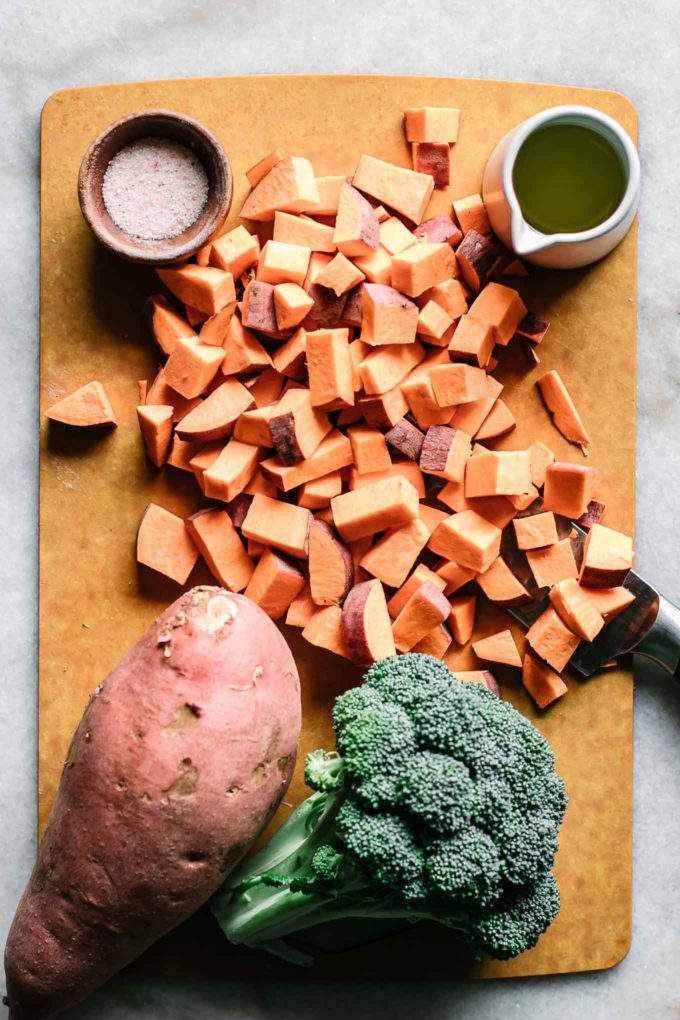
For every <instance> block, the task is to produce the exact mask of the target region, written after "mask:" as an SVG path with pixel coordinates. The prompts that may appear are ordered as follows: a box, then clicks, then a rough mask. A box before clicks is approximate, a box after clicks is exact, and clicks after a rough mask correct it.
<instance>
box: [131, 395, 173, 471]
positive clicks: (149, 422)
mask: <svg viewBox="0 0 680 1020" xmlns="http://www.w3.org/2000/svg"><path fill="white" fill-rule="evenodd" d="M172 414H173V409H172V407H169V406H168V405H167V404H161V405H160V406H157V405H156V406H155V405H153V404H150V405H148V406H147V405H142V406H140V407H138V408H137V419H138V421H139V428H140V431H141V433H142V439H143V440H144V446H145V448H146V453H147V456H148V458H149V460H150V461H151V463H152V464H155V465H156V467H162V465H163V464H165V459H166V457H167V455H168V450H169V449H170V443H171V441H172Z"/></svg>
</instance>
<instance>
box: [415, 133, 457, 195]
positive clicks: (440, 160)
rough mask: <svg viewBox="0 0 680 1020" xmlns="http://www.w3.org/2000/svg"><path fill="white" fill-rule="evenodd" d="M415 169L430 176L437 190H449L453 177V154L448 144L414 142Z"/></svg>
mask: <svg viewBox="0 0 680 1020" xmlns="http://www.w3.org/2000/svg"><path fill="white" fill-rule="evenodd" d="M411 155H412V159H413V169H414V170H415V171H416V172H417V173H419V174H429V175H430V177H431V178H432V180H433V181H434V186H435V188H448V186H449V179H450V176H451V152H450V149H449V146H448V145H447V143H446V142H414V143H413V144H412V146H411Z"/></svg>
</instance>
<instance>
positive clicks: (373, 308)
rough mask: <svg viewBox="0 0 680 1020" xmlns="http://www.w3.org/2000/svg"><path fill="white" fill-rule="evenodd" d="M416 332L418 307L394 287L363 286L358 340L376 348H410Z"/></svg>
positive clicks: (379, 285) (372, 284)
mask: <svg viewBox="0 0 680 1020" xmlns="http://www.w3.org/2000/svg"><path fill="white" fill-rule="evenodd" d="M417 328H418V306H417V305H416V304H414V302H413V301H410V300H409V299H408V298H407V297H404V295H403V294H401V293H400V292H399V291H398V290H395V289H394V287H388V286H385V285H384V284H380V283H366V284H364V285H363V288H362V305H361V340H362V341H363V342H364V343H367V344H370V346H372V347H377V346H379V345H383V344H412V343H413V341H414V340H415V338H416V330H417Z"/></svg>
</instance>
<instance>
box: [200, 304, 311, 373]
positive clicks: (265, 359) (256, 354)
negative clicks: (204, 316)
mask: <svg viewBox="0 0 680 1020" xmlns="http://www.w3.org/2000/svg"><path fill="white" fill-rule="evenodd" d="M302 293H304V291H303V292H302ZM208 321H209V322H210V321H211V320H208ZM206 325H207V324H206ZM204 329H205V327H204ZM202 339H203V330H201V340H202ZM223 347H224V359H223V361H222V364H221V365H220V372H221V373H222V375H223V376H231V375H240V374H241V373H246V372H254V371H257V372H259V371H261V370H262V369H264V368H271V364H272V359H271V358H270V357H269V355H268V354H267V352H266V351H265V349H264V347H263V346H262V344H261V343H260V342H259V340H257V339H256V337H255V336H254V335H253V333H251V331H250V330H249V329H246V328H245V327H244V326H243V324H242V323H241V320H240V319H239V317H238V316H237V315H234V316H233V318H232V319H231V321H230V323H229V326H228V329H227V332H226V336H225V337H224V342H223Z"/></svg>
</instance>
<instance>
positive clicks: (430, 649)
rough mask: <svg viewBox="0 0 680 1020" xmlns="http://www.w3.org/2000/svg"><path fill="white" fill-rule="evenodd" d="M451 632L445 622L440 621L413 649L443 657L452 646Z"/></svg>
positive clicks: (419, 652)
mask: <svg viewBox="0 0 680 1020" xmlns="http://www.w3.org/2000/svg"><path fill="white" fill-rule="evenodd" d="M452 641H453V638H452V637H451V632H450V630H449V629H448V627H447V626H446V624H445V623H440V624H438V626H436V627H435V628H434V629H433V630H431V631H430V633H429V634H426V635H425V637H424V638H421V640H420V641H419V642H418V644H416V645H414V646H413V648H412V649H411V651H412V652H416V653H418V654H419V655H431V656H432V657H433V658H434V659H443V658H444V656H445V655H446V653H447V652H448V650H449V648H450V647H451V642H452Z"/></svg>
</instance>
